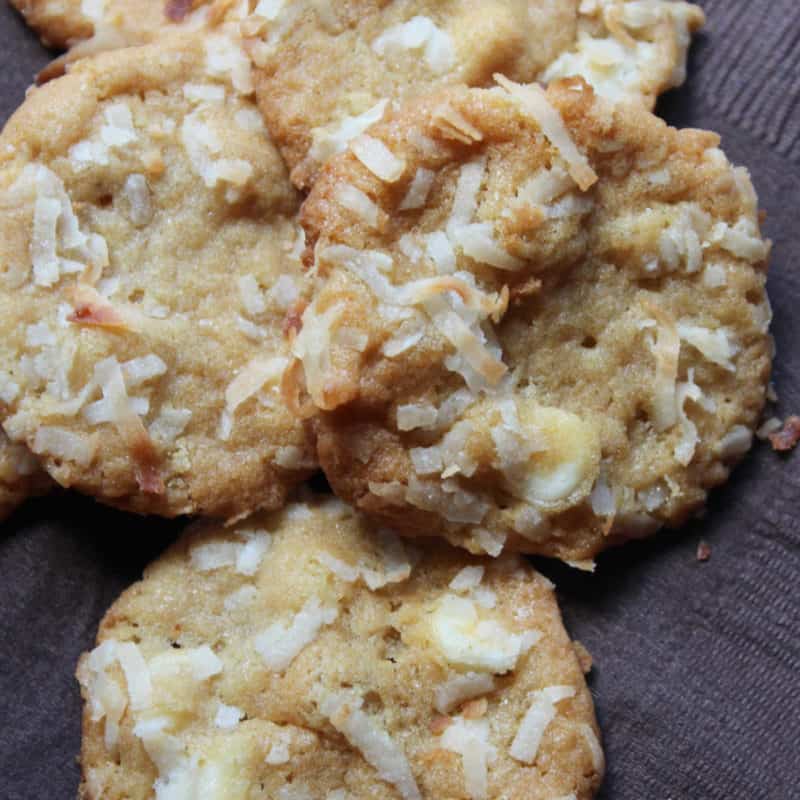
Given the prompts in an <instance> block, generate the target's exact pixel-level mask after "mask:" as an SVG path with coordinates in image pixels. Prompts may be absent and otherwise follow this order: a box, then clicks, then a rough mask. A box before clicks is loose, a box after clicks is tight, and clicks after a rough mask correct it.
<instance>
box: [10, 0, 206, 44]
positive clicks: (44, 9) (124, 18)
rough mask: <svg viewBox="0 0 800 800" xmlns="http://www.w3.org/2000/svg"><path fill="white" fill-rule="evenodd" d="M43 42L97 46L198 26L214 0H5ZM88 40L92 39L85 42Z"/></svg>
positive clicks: (143, 39) (142, 40) (144, 39)
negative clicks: (132, 0) (133, 1)
mask: <svg viewBox="0 0 800 800" xmlns="http://www.w3.org/2000/svg"><path fill="white" fill-rule="evenodd" d="M10 2H11V5H12V6H14V7H15V8H16V9H17V11H19V12H20V14H22V16H23V17H24V18H25V21H26V22H27V23H28V25H30V26H31V28H33V29H34V30H35V31H36V32H37V33H38V34H39V36H40V37H41V39H42V42H43V44H45V45H47V46H48V47H56V48H59V49H66V48H69V47H78V48H79V51H80V52H84V53H87V52H89V51H95V52H98V51H100V50H111V49H115V48H117V47H126V46H130V45H137V44H146V43H147V42H150V41H153V40H154V39H156V38H158V37H159V36H161V35H163V33H164V32H165V31H167V30H169V29H171V28H175V27H177V26H179V25H180V26H185V27H188V28H193V27H199V26H201V25H202V24H203V23H204V22H205V20H206V18H207V15H208V10H209V6H211V5H213V0H199V2H198V1H197V0H137V2H136V3H130V2H125V0H10ZM90 41H91V44H88V43H89V42H90Z"/></svg>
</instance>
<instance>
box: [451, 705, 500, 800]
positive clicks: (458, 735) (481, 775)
mask: <svg viewBox="0 0 800 800" xmlns="http://www.w3.org/2000/svg"><path fill="white" fill-rule="evenodd" d="M439 743H440V745H441V747H443V748H444V749H445V750H451V751H452V752H454V753H458V754H459V755H460V756H461V763H462V767H463V770H464V786H465V788H466V790H467V794H468V795H469V796H470V798H471V800H487V798H488V792H489V768H488V765H489V764H490V763H491V762H492V761H494V759H495V758H496V757H497V750H496V748H495V747H494V746H493V745H492V743H491V741H490V739H489V722H488V720H485V719H479V720H468V719H464V718H463V717H454V718H453V720H452V722H451V724H450V725H448V726H447V728H446V729H445V731H444V734H443V735H442V737H441V739H440V740H439Z"/></svg>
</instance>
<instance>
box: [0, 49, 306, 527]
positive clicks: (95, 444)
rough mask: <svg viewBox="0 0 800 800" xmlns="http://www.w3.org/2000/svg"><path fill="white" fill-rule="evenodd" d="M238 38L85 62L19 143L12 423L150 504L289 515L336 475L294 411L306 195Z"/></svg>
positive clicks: (61, 472)
mask: <svg viewBox="0 0 800 800" xmlns="http://www.w3.org/2000/svg"><path fill="white" fill-rule="evenodd" d="M251 92H252V83H251V76H250V64H249V61H248V60H247V58H246V57H245V55H244V53H243V52H242V50H241V48H240V46H239V45H238V43H237V42H236V41H235V40H233V39H230V38H228V37H225V36H221V35H220V36H210V37H209V36H206V37H204V38H202V39H201V38H194V37H189V38H181V39H177V40H175V41H173V42H171V43H166V42H165V43H162V44H158V45H147V46H143V47H141V48H131V49H127V50H120V51H115V52H112V53H107V54H104V55H102V56H99V57H97V58H96V59H85V60H83V61H81V62H80V63H79V64H77V65H76V66H75V68H74V69H73V71H72V72H71V73H70V74H69V75H68V76H66V77H64V78H60V79H58V80H56V81H53V82H51V83H49V84H46V85H45V86H43V87H42V88H40V89H36V90H34V91H33V92H32V93H31V94H29V96H28V98H27V100H26V101H25V103H24V105H23V106H22V108H21V109H20V110H19V111H18V112H17V113H16V114H15V115H14V117H13V118H12V119H11V120H10V122H9V123H8V125H7V127H6V129H5V131H4V132H3V134H2V137H0V265H2V272H0V332H1V333H0V339H1V340H2V341H1V343H0V365H2V370H3V382H4V383H6V384H7V385H8V386H9V387H10V389H9V391H7V392H4V394H3V397H2V409H3V416H4V418H5V419H4V426H5V429H6V432H7V433H8V435H9V436H10V438H11V439H12V440H13V441H16V442H21V443H26V444H27V445H28V446H29V447H30V448H31V449H32V450H33V451H34V452H35V453H36V454H37V455H39V456H40V458H41V459H42V462H43V464H44V466H45V467H46V469H47V470H48V471H49V472H50V473H51V475H52V476H53V477H54V478H55V479H56V480H57V481H58V482H59V483H61V484H62V485H65V486H73V487H75V488H76V489H78V490H80V491H83V492H86V493H89V494H92V495H95V496H96V497H98V498H99V499H101V500H103V501H105V502H108V503H111V504H114V505H117V506H120V507H122V508H126V509H132V510H135V511H139V512H147V513H157V514H163V515H169V516H171V515H177V514H186V513H202V514H207V515H213V516H221V517H237V516H240V515H243V514H246V513H248V512H250V511H253V510H255V509H258V508H277V507H279V506H280V505H281V504H282V503H283V501H284V497H285V495H286V492H287V490H288V489H289V488H290V487H291V486H293V485H295V484H296V483H298V482H300V481H301V480H303V479H305V477H307V476H308V475H309V474H310V472H311V471H312V470H313V468H314V466H315V461H314V456H313V444H312V442H311V441H310V439H309V436H308V435H307V433H306V432H305V430H304V427H303V425H302V423H300V422H298V421H297V420H296V419H294V417H293V416H292V415H291V414H290V413H289V412H288V411H287V410H286V409H285V407H284V405H283V403H282V402H281V399H280V396H279V392H278V383H279V378H280V375H281V372H282V370H283V367H284V366H285V364H286V363H287V359H288V356H289V349H288V343H287V339H286V336H285V333H284V331H285V327H286V318H287V315H288V316H289V317H291V315H292V313H294V312H293V309H294V307H295V304H296V303H300V302H302V298H303V293H304V291H305V280H304V276H303V271H302V268H301V264H300V261H299V250H300V248H301V247H302V241H303V239H302V233H301V232H300V229H299V227H298V226H297V224H296V213H297V210H298V207H299V197H298V195H297V194H296V192H295V190H294V189H293V188H292V186H291V183H290V182H289V180H288V176H287V174H286V169H285V167H284V164H283V162H282V160H281V158H280V155H279V153H278V152H277V150H276V149H275V147H274V146H273V145H272V143H271V141H270V139H269V137H268V135H267V132H266V130H265V128H264V125H263V123H262V120H261V117H260V115H259V113H258V111H257V109H256V107H255V104H254V101H253V100H252V98H251Z"/></svg>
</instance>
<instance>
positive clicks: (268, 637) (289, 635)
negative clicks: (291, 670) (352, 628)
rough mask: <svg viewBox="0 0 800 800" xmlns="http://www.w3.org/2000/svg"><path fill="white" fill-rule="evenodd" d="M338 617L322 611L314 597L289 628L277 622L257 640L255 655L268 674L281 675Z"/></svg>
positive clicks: (323, 609) (326, 609)
mask: <svg viewBox="0 0 800 800" xmlns="http://www.w3.org/2000/svg"><path fill="white" fill-rule="evenodd" d="M338 613H339V612H338V610H337V609H336V608H325V607H323V606H322V605H320V602H319V599H318V598H316V597H313V598H311V599H310V600H308V601H307V602H306V604H305V605H304V606H303V608H302V609H301V610H300V611H299V612H298V613H297V614H295V616H294V618H293V619H292V621H291V623H290V624H289V626H288V627H287V626H285V625H283V624H282V623H280V622H276V623H273V624H272V625H270V626H269V627H268V628H267V629H266V630H265V631H264V632H263V633H260V634H259V635H258V636H256V638H255V640H254V645H255V648H256V651H257V652H258V653H259V655H260V656H261V657H262V658H263V659H264V663H265V664H266V665H267V666H268V667H269V668H270V669H271V670H273V671H274V672H283V671H284V670H285V669H287V667H289V665H290V664H291V663H292V661H294V659H295V658H296V657H297V656H298V655H299V654H300V653H301V652H302V651H303V650H304V649H305V648H306V647H307V646H308V645H309V644H311V643H312V642H313V641H314V640H315V639H316V638H317V636H318V635H319V632H320V630H322V628H323V627H325V626H326V625H330V624H331V623H332V622H333V621H334V620H335V619H336V617H337V616H338Z"/></svg>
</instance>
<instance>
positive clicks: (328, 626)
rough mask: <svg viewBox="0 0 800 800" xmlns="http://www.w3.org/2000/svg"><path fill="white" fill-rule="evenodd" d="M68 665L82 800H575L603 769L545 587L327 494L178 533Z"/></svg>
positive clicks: (500, 562)
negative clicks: (400, 532) (418, 542)
mask: <svg viewBox="0 0 800 800" xmlns="http://www.w3.org/2000/svg"><path fill="white" fill-rule="evenodd" d="M77 674H78V678H79V680H80V683H81V688H82V693H83V697H84V701H85V707H84V722H83V744H82V755H81V762H82V768H83V782H82V787H81V797H83V798H84V800H99V799H100V798H102V799H103V800H118V799H121V798H126V800H145V798H151V797H153V796H154V793H155V797H156V798H167V797H170V798H173V797H174V798H178V797H180V798H183V797H186V798H190V797H192V798H194V797H202V798H204V800H214V798H222V797H224V798H226V800H237V799H238V798H242V799H244V798H252V797H264V798H276V799H277V798H281V799H284V798H312V797H313V798H331V799H332V800H339V799H340V798H368V797H385V798H408V799H409V800H411V799H412V798H423V797H424V798H443V797H452V798H456V797H458V798H476V799H479V798H490V797H508V798H520V800H521V799H522V798H526V800H527V798H530V799H531V800H552V798H557V797H567V796H568V797H574V798H580V799H581V800H585V799H586V798H590V797H591V796H592V795H593V793H594V791H595V790H596V789H597V787H598V784H599V783H600V780H601V777H602V773H603V752H602V749H601V746H600V743H599V738H598V737H599V732H598V729H597V725H596V722H595V719H594V712H593V708H592V700H591V695H590V694H589V691H588V690H587V688H586V684H585V682H584V677H583V673H582V671H581V668H580V666H579V663H578V658H577V656H576V650H575V648H574V646H573V645H572V643H571V642H570V640H569V638H568V637H567V634H566V632H565V631H564V628H563V626H562V622H561V617H560V614H559V610H558V606H557V604H556V601H555V599H554V595H553V587H552V584H550V583H549V581H547V580H546V579H545V578H543V577H542V576H541V575H539V574H537V573H536V572H535V571H534V570H533V569H531V568H530V567H529V566H528V565H526V564H525V563H524V562H523V561H521V560H520V559H519V558H518V557H514V556H510V555H509V556H503V557H500V558H498V559H496V560H492V559H487V558H483V559H478V558H473V557H470V556H468V555H467V554H465V553H463V552H462V551H457V550H455V549H452V548H449V547H448V546H447V545H445V544H444V543H441V544H437V543H435V542H434V543H431V546H430V547H429V548H428V549H427V550H426V551H425V553H424V556H423V555H421V554H419V553H415V552H412V551H410V550H407V549H406V548H405V547H404V546H403V544H402V542H401V540H399V539H398V538H397V537H395V536H394V535H393V534H391V533H390V532H388V531H380V530H377V529H374V528H370V527H369V526H368V524H367V523H366V522H365V521H364V519H363V518H362V517H359V516H357V515H356V514H355V513H354V512H353V511H352V510H351V509H349V508H347V507H346V506H344V504H341V503H339V502H337V501H333V500H328V501H327V502H322V501H319V500H317V501H314V500H309V501H307V502H305V503H297V504H292V505H290V506H289V507H288V508H287V509H286V510H285V511H284V512H282V513H278V514H274V515H272V516H267V515H263V514H262V515H259V516H257V517H254V518H252V519H250V520H248V521H246V522H244V523H240V524H239V525H237V526H236V527H234V528H229V529H222V528H219V527H212V526H209V525H208V524H205V525H204V526H203V527H201V528H199V529H198V528H195V530H193V531H192V532H190V533H187V535H186V536H185V537H184V538H182V539H181V540H180V541H179V542H178V543H177V544H176V545H174V546H173V547H172V548H171V549H170V550H168V551H167V553H166V554H165V555H164V556H162V557H161V558H160V559H159V560H158V561H156V562H155V563H154V564H153V565H152V566H150V567H149V568H148V569H147V570H146V572H145V576H144V580H142V581H141V582H140V583H138V584H136V585H135V586H133V587H132V588H130V589H129V590H128V591H126V592H125V593H124V594H123V595H122V597H121V598H120V599H119V600H118V601H117V602H116V603H115V604H114V606H113V607H112V608H111V610H110V611H109V612H108V613H107V615H106V617H105V619H104V620H103V622H102V624H101V626H100V633H99V636H98V641H97V647H96V649H95V650H93V651H92V652H91V653H89V654H87V655H85V656H83V658H82V659H81V661H80V665H79V667H78V673H77Z"/></svg>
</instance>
